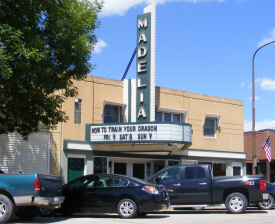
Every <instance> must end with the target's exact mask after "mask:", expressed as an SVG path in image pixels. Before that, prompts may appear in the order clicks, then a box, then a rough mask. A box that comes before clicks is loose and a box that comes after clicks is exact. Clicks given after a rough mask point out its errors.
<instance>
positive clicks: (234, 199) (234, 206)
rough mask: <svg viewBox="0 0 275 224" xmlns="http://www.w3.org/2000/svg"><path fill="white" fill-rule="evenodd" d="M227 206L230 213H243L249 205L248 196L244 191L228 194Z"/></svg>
mask: <svg viewBox="0 0 275 224" xmlns="http://www.w3.org/2000/svg"><path fill="white" fill-rule="evenodd" d="M225 206H226V209H227V210H228V212H230V213H233V214H234V213H235V214H237V213H243V212H244V211H245V210H246V207H247V198H246V197H245V196H244V195H243V194H242V193H232V194H230V195H228V196H227V198H226V200H225Z"/></svg>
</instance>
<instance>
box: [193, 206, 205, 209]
mask: <svg viewBox="0 0 275 224" xmlns="http://www.w3.org/2000/svg"><path fill="white" fill-rule="evenodd" d="M204 208H205V207H199V206H197V207H192V209H193V210H203V209H204Z"/></svg>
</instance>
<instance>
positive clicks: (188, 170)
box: [185, 167, 205, 180]
mask: <svg viewBox="0 0 275 224" xmlns="http://www.w3.org/2000/svg"><path fill="white" fill-rule="evenodd" d="M201 178H205V170H204V168H203V167H185V179H187V180H194V179H201Z"/></svg>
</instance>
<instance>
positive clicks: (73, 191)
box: [62, 175, 98, 212]
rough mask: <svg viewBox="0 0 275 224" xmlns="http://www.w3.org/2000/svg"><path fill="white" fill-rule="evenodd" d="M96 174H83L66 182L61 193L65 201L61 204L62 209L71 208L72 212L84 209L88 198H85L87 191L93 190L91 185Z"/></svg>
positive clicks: (94, 180) (95, 178)
mask: <svg viewBox="0 0 275 224" xmlns="http://www.w3.org/2000/svg"><path fill="white" fill-rule="evenodd" d="M97 178H98V177H97V176H94V175H93V176H84V177H81V178H78V179H76V180H75V181H73V182H71V183H69V184H67V185H65V186H64V188H63V195H64V196H65V201H64V203H63V204H62V208H63V209H67V210H71V211H73V212H76V211H79V210H85V209H86V208H87V206H88V207H89V205H88V204H87V202H88V201H89V198H87V195H89V194H87V191H90V190H91V191H93V185H94V183H95V182H96V180H97Z"/></svg>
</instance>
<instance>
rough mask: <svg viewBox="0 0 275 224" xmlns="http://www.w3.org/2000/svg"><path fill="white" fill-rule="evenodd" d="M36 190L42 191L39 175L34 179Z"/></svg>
mask: <svg viewBox="0 0 275 224" xmlns="http://www.w3.org/2000/svg"><path fill="white" fill-rule="evenodd" d="M33 188H34V190H35V191H40V179H39V178H38V177H37V178H36V179H35V181H34V186H33Z"/></svg>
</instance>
